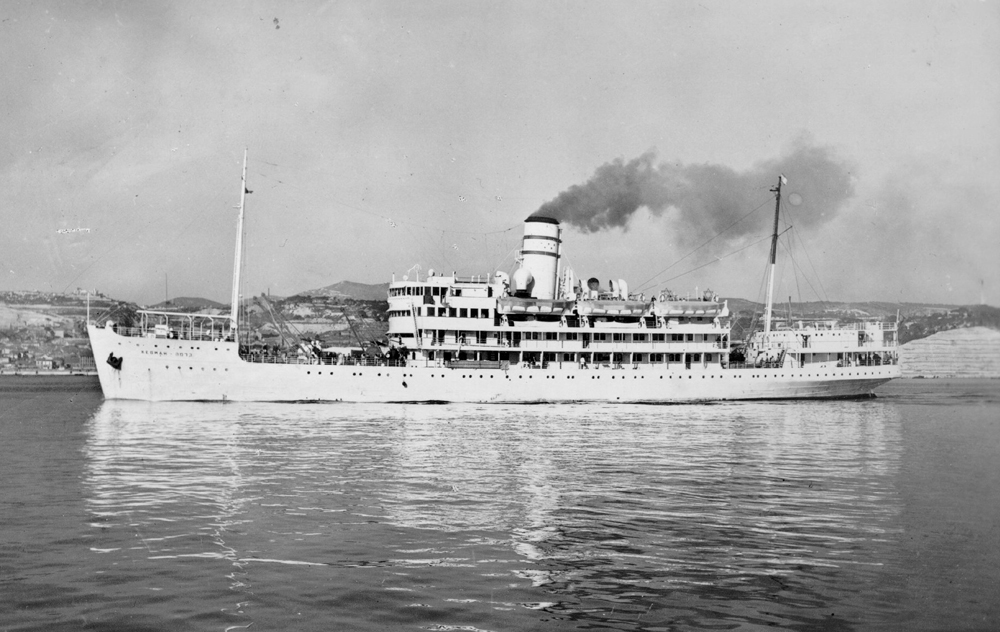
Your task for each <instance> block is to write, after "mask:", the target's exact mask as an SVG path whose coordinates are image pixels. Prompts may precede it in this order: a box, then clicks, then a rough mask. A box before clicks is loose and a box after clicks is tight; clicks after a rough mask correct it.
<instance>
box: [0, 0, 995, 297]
mask: <svg viewBox="0 0 1000 632" xmlns="http://www.w3.org/2000/svg"><path fill="white" fill-rule="evenodd" d="M0 54H2V58H3V60H4V63H3V65H2V68H0V81H2V84H0V88H2V89H0V110H2V113H3V120H4V126H3V131H2V133H0V191H2V194H0V195H2V204H0V216H2V222H3V230H2V231H0V266H2V269H0V289H39V290H47V291H60V292H61V291H65V290H73V289H75V288H76V287H85V288H92V289H93V288H96V289H99V290H100V291H103V292H105V293H107V294H109V295H111V296H114V297H116V298H121V299H127V300H135V301H139V302H143V303H152V302H157V301H160V300H162V299H163V295H164V291H165V288H164V285H165V278H167V279H169V292H170V295H171V296H203V297H207V298H212V299H215V300H219V301H221V302H228V300H229V293H230V283H231V275H232V259H233V247H234V237H235V224H236V210H235V208H234V207H236V206H237V205H238V203H239V193H240V181H239V177H240V169H241V166H242V159H243V150H244V148H249V155H250V159H249V169H248V171H249V174H248V181H249V182H248V186H249V188H250V189H251V190H252V191H253V194H252V195H249V196H248V197H247V217H248V226H247V247H246V255H247V264H246V282H247V284H246V293H258V292H262V291H267V290H270V292H271V293H273V294H277V295H289V294H293V293H295V292H299V291H302V290H307V289H312V288H316V287H321V286H324V285H329V284H332V283H335V282H337V281H340V280H352V281H358V282H363V283H381V282H385V281H388V280H389V279H390V277H391V275H392V274H393V273H395V274H396V276H397V278H399V277H400V276H401V275H402V274H404V273H406V271H407V270H408V269H410V268H411V267H412V266H413V265H414V264H420V266H421V269H422V273H421V274H423V273H426V272H427V270H428V269H430V268H434V269H437V270H442V271H447V272H451V271H452V270H457V271H458V272H459V273H460V274H476V273H487V272H491V271H493V270H496V269H507V270H509V269H510V268H511V266H512V264H513V250H514V249H515V248H516V247H517V246H518V243H519V237H520V235H521V230H522V222H523V220H524V219H525V218H526V217H527V216H529V215H531V214H532V213H534V212H535V211H537V210H538V209H539V208H540V207H541V206H542V205H544V204H546V203H548V202H553V203H555V201H561V200H569V201H570V202H573V200H574V199H576V198H572V199H570V197H566V196H563V197H560V193H562V192H564V191H566V190H567V189H570V188H571V187H573V186H574V185H579V187H586V186H587V184H586V183H588V181H591V178H592V177H593V176H594V175H595V173H597V174H598V175H599V177H598V178H597V180H594V181H593V182H591V185H590V186H592V187H598V188H599V187H600V186H603V185H602V184H601V182H602V181H601V177H600V176H601V175H602V174H603V176H605V177H612V179H613V177H614V174H615V173H617V172H616V171H615V169H616V168H617V169H619V170H620V171H621V172H622V173H626V172H627V168H628V167H629V166H630V165H631V166H632V167H635V168H636V169H639V173H641V174H644V175H643V176H642V177H643V182H644V183H645V184H643V186H644V187H645V189H644V192H640V193H641V194H640V195H638V197H635V198H634V200H635V204H637V205H638V207H637V209H635V210H632V211H629V212H627V213H623V214H620V215H615V216H614V217H615V218H618V220H620V221H606V220H607V218H608V217H609V215H607V213H605V215H602V216H600V217H598V218H597V219H598V220H600V221H596V223H595V222H590V223H587V222H588V220H586V219H585V218H584V219H574V213H584V212H585V211H584V210H582V209H580V208H577V207H575V206H574V205H573V204H570V205H569V207H567V208H564V209H562V210H561V211H560V212H561V213H563V215H562V216H561V217H562V218H563V220H564V226H565V233H564V251H565V253H566V262H567V263H568V264H569V265H571V266H572V267H573V268H574V269H575V270H576V273H577V276H581V277H590V276H596V277H598V278H600V279H601V280H602V281H604V280H606V279H612V278H614V279H618V278H624V279H626V280H627V281H628V282H629V284H630V286H631V287H632V288H633V289H635V288H642V289H645V290H646V292H647V295H648V294H649V293H650V292H653V291H658V290H659V289H660V288H662V287H664V286H666V287H669V288H671V289H673V290H674V291H675V292H680V293H681V294H683V293H685V292H688V291H691V292H693V291H694V289H695V287H698V288H699V289H701V290H704V289H705V288H706V287H711V288H713V289H714V290H716V291H717V292H718V293H720V294H722V295H724V296H739V297H744V298H750V299H757V298H762V296H763V292H762V290H761V286H762V283H761V281H762V278H763V272H764V269H765V258H766V256H767V251H768V244H767V241H766V236H767V234H768V233H769V231H770V225H771V222H772V221H773V215H772V213H773V210H774V206H773V201H770V200H771V198H770V196H771V193H769V191H768V189H769V188H770V187H772V186H774V184H775V183H776V182H777V179H778V174H779V173H780V172H784V173H785V174H786V175H787V176H788V179H789V183H788V185H786V187H785V189H784V196H785V201H787V202H790V203H789V204H785V205H783V213H784V217H785V218H787V220H783V221H782V230H785V228H786V227H787V226H789V225H790V226H792V227H793V228H791V229H790V230H788V231H787V232H786V233H785V234H784V237H783V238H788V239H789V241H788V246H787V247H786V246H782V248H781V249H780V250H779V254H780V255H781V256H782V259H783V261H784V264H783V265H781V266H780V268H781V271H780V276H779V281H778V285H777V288H776V295H777V296H779V297H781V298H782V300H784V299H785V298H787V297H788V296H792V297H793V299H794V300H798V299H800V298H801V299H802V300H816V299H818V298H826V299H831V300H885V301H933V302H941V303H960V304H968V303H978V302H979V300H980V293H981V289H982V291H984V293H985V298H986V301H987V302H988V303H991V304H994V305H996V304H998V303H1000V256H998V254H997V248H998V244H1000V178H998V174H1000V63H998V60H1000V2H996V1H987V2H978V1H971V0H970V1H959V2H914V1H913V0H905V1H899V2H870V1H862V2H844V1H837V2H827V3H820V2H798V1H788V2H767V1H765V2H752V3H737V2H714V1H711V0H702V1H700V2H673V1H670V2H668V1H660V2H650V3H643V2H618V1H615V2H610V1H609V2H541V3H539V2H468V1H463V2H363V3H362V2H299V3H295V4H292V3H266V2H246V3H240V2H218V3H207V2H202V1H198V2H162V3H151V2H141V3H140V2H131V1H124V0H123V1H121V2H77V1H72V2H37V1H31V2H27V1H25V2H5V3H2V4H0ZM604 165H607V166H604ZM602 169H603V171H602ZM650 178H652V179H653V180H655V182H653V183H652V184H649V180H650ZM619 180H621V179H620V178H619ZM629 183H632V181H631V180H629V181H628V182H627V183H626V184H629ZM619 184H620V182H619ZM650 187H652V189H651V190H652V191H653V193H650ZM576 191H580V189H576ZM701 191H704V193H705V195H704V196H702V195H701V194H700V192H701ZM668 193H669V195H668ZM661 194H662V195H661ZM571 197H572V196H571ZM611 197H612V198H614V199H615V200H616V201H620V200H621V198H622V195H619V194H618V193H613V194H612V196H611ZM625 197H626V198H628V200H631V199H633V198H630V197H628V195H625ZM597 199H601V198H600V196H598V198H597ZM650 200H654V201H652V202H651V201H650ZM560 203H561V202H560ZM547 208H551V206H550V207H547ZM754 209H757V211H756V212H753V211H754ZM601 217H603V218H605V219H604V220H601ZM739 218H743V219H742V220H741V221H740V222H739V223H738V224H736V225H734V226H732V227H731V228H730V229H729V230H728V231H726V232H725V233H723V234H722V235H721V236H720V237H717V238H715V239H714V240H712V241H710V242H709V243H708V244H707V245H705V246H704V247H702V248H701V249H699V250H695V249H696V248H697V247H698V246H699V245H701V244H703V243H704V242H705V241H706V240H708V239H711V238H712V236H714V235H715V234H716V233H717V232H718V231H719V230H721V229H723V228H726V227H727V226H729V225H730V224H731V222H730V221H729V220H730V219H732V220H733V221H735V220H736V219H739ZM786 221H787V224H786ZM762 238H763V239H764V240H763V241H759V242H758V240H760V239H762ZM692 251H694V252H693V254H690V255H689V253H691V252H692ZM685 255H689V256H687V257H686V258H684V257H685ZM789 255H791V258H790V257H789ZM678 261H679V262H678ZM713 261H714V263H712V262H713ZM705 264H707V265H705ZM703 265H704V267H701V268H700V269H698V270H696V271H694V272H692V273H690V274H683V273H685V272H687V271H689V270H692V269H693V268H697V267H699V266H703ZM411 274H412V273H411ZM679 275H683V276H679Z"/></svg>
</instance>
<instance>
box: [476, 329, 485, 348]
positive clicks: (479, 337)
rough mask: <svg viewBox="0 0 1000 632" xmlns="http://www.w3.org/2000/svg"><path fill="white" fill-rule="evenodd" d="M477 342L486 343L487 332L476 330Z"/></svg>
mask: <svg viewBox="0 0 1000 632" xmlns="http://www.w3.org/2000/svg"><path fill="white" fill-rule="evenodd" d="M476 344H479V345H484V344H486V332H485V331H477V332H476Z"/></svg>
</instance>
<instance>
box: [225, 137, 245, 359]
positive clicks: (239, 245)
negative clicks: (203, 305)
mask: <svg viewBox="0 0 1000 632" xmlns="http://www.w3.org/2000/svg"><path fill="white" fill-rule="evenodd" d="M247 153H248V150H247V149H244V150H243V176H242V177H241V178H240V181H241V185H242V186H241V187H240V215H239V219H237V221H236V255H235V257H234V259H233V296H232V299H233V302H232V308H231V310H230V316H229V323H230V326H231V328H232V331H233V339H234V340H239V338H238V327H239V315H240V298H241V297H240V274H241V272H242V268H243V265H242V264H243V210H244V208H245V205H246V199H247V193H249V191H248V190H247Z"/></svg>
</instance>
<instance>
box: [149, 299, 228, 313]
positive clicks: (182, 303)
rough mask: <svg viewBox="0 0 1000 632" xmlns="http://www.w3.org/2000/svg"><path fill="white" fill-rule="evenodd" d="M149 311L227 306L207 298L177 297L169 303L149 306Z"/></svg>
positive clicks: (221, 307) (223, 307)
mask: <svg viewBox="0 0 1000 632" xmlns="http://www.w3.org/2000/svg"><path fill="white" fill-rule="evenodd" d="M149 308H150V309H158V310H177V309H182V310H202V309H229V305H225V304H223V303H218V302H216V301H212V300H209V299H207V298H192V297H190V296H179V297H177V298H172V299H170V300H169V301H164V302H162V303H157V304H156V305H150V306H149Z"/></svg>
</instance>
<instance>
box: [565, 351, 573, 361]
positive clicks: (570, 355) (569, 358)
mask: <svg viewBox="0 0 1000 632" xmlns="http://www.w3.org/2000/svg"><path fill="white" fill-rule="evenodd" d="M572 361H573V354H572V353H564V354H563V362H572Z"/></svg>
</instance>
